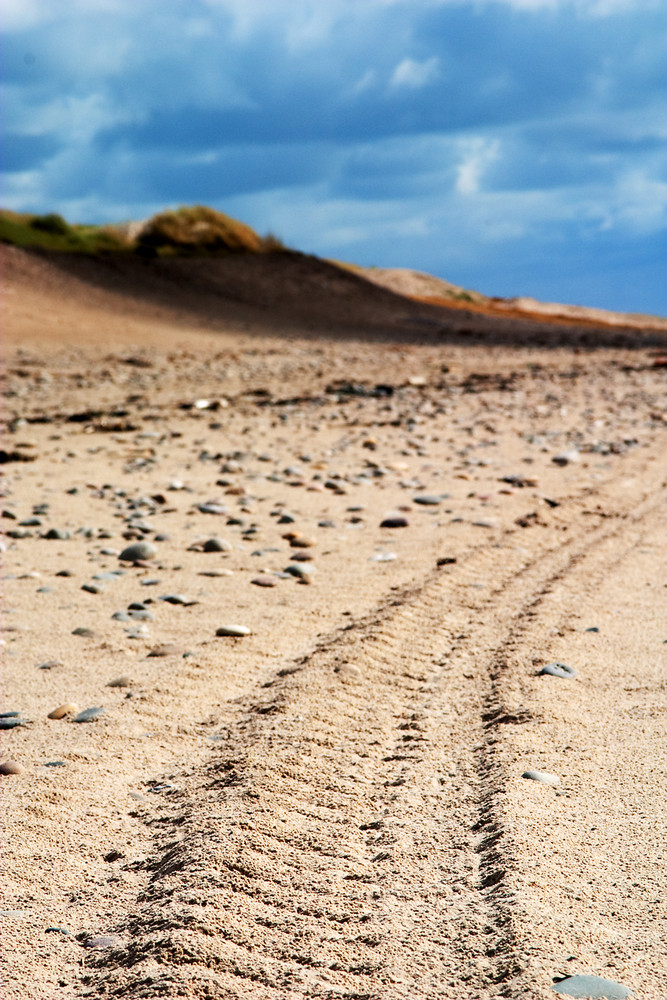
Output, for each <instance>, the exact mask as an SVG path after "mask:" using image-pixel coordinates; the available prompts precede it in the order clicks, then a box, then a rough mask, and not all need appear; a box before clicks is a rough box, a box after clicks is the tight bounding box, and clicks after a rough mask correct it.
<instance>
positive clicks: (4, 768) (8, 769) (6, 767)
mask: <svg viewBox="0 0 667 1000" xmlns="http://www.w3.org/2000/svg"><path fill="white" fill-rule="evenodd" d="M24 772H25V768H24V767H23V765H22V764H19V763H17V761H15V760H3V761H2V763H0V774H4V775H7V776H8V775H10V774H23V773H24Z"/></svg>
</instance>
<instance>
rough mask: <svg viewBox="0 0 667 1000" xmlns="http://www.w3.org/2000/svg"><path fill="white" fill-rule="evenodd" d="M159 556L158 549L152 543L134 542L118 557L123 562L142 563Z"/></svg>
mask: <svg viewBox="0 0 667 1000" xmlns="http://www.w3.org/2000/svg"><path fill="white" fill-rule="evenodd" d="M156 555H157V549H156V548H155V546H154V545H152V544H151V543H150V542H133V544H132V545H128V546H127V548H124V549H123V551H122V552H121V554H120V555H119V556H118V558H119V559H120V560H122V562H140V561H143V560H144V559H153V558H154V557H155V556H156Z"/></svg>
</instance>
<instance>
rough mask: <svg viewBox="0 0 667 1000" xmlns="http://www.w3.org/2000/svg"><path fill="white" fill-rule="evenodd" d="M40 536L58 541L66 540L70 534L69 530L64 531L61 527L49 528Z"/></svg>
mask: <svg viewBox="0 0 667 1000" xmlns="http://www.w3.org/2000/svg"><path fill="white" fill-rule="evenodd" d="M42 537H43V538H48V539H51V540H56V541H59V542H66V541H67V540H68V539H69V538H71V537H72V536H71V535H70V533H69V531H64V530H63V529H61V528H49V530H48V531H47V532H46V534H45V535H43V536H42Z"/></svg>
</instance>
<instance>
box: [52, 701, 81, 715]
mask: <svg viewBox="0 0 667 1000" xmlns="http://www.w3.org/2000/svg"><path fill="white" fill-rule="evenodd" d="M77 708H78V705H74V704H73V703H72V702H67V703H66V704H65V705H59V706H58V708H54V709H53V711H52V712H49V714H48V715H47V719H64V718H65V716H66V715H73V714H74V712H76V710H77Z"/></svg>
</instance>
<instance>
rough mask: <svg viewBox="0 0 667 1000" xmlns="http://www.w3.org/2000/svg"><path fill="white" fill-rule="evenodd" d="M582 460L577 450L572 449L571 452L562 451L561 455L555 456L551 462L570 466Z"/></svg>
mask: <svg viewBox="0 0 667 1000" xmlns="http://www.w3.org/2000/svg"><path fill="white" fill-rule="evenodd" d="M579 460H580V456H579V452H578V451H577V450H576V448H571V449H570V450H569V451H562V452H561V453H560V454H559V455H553V456H552V458H551V461H552V462H553V463H554V464H555V465H570V463H571V462H578V461H579Z"/></svg>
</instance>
